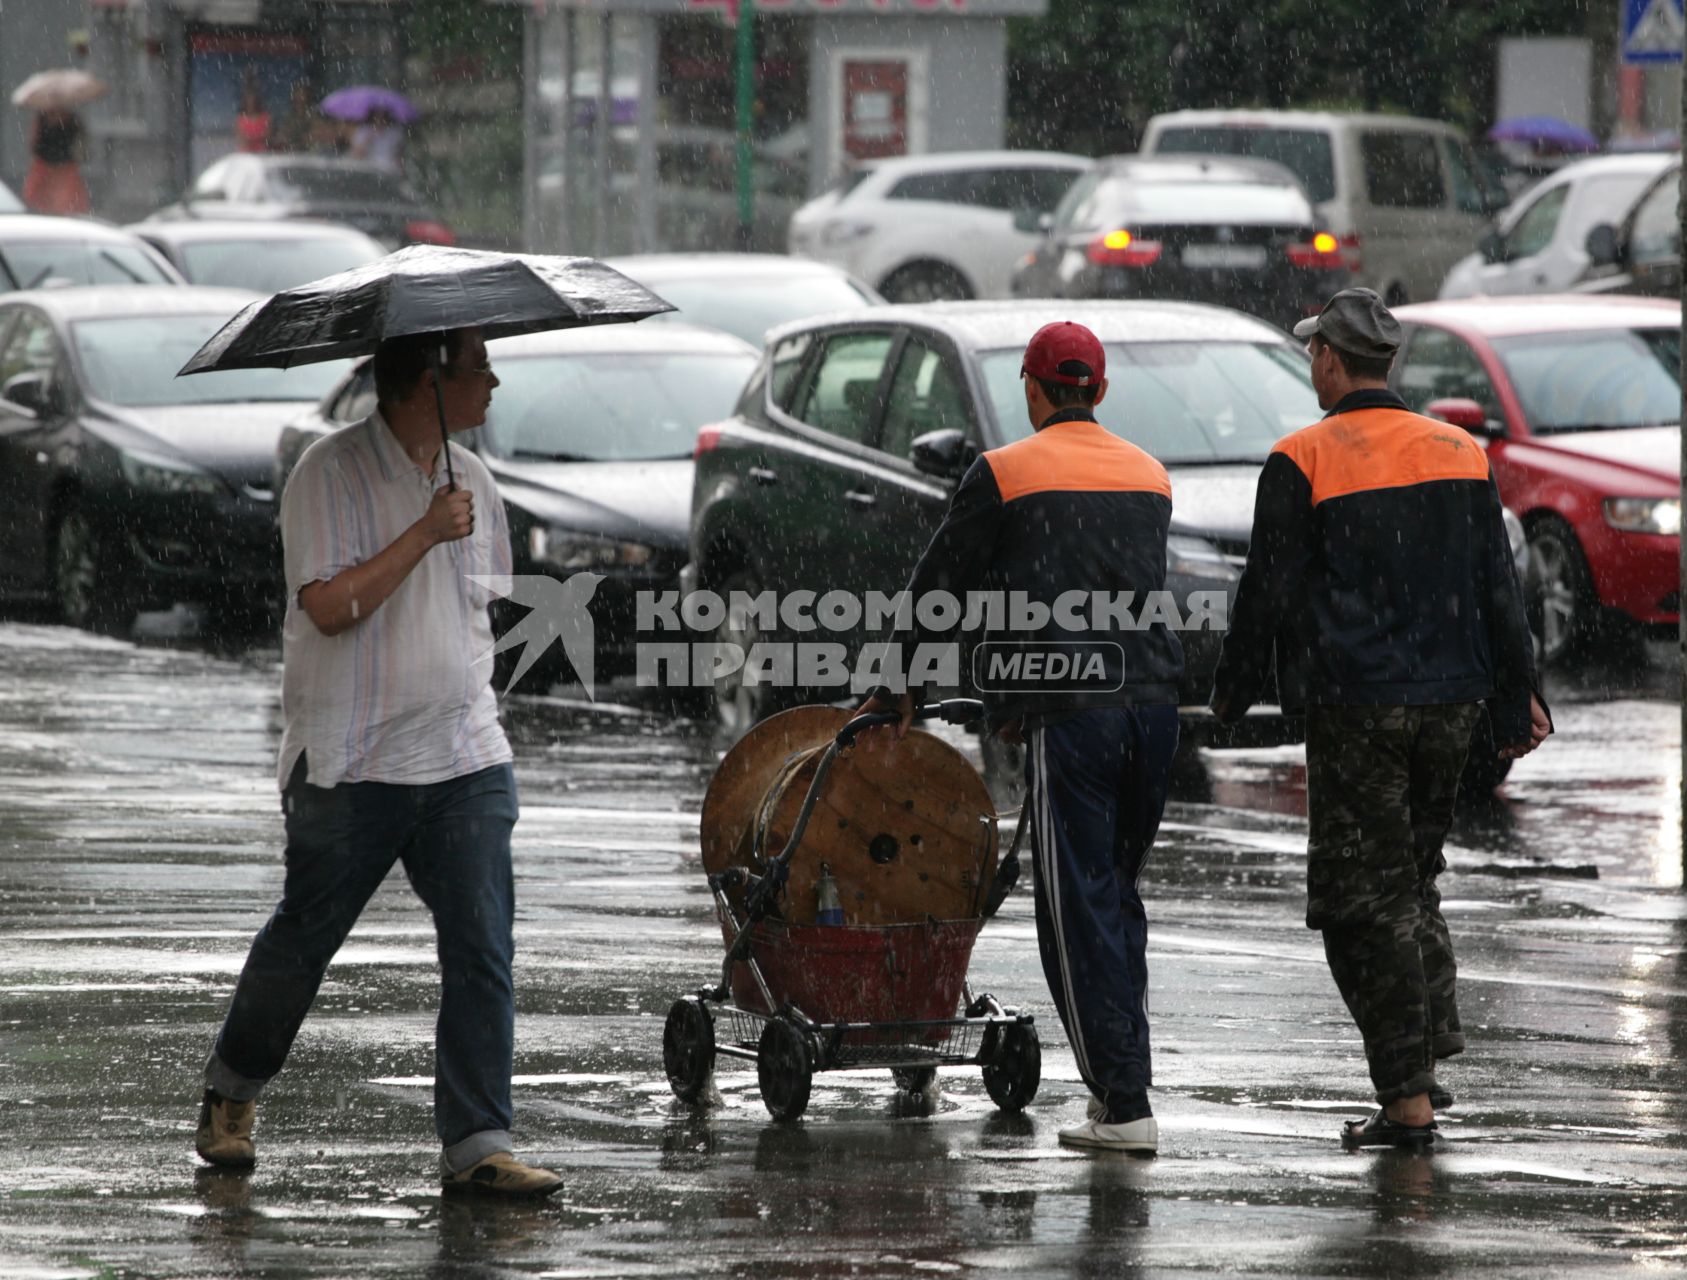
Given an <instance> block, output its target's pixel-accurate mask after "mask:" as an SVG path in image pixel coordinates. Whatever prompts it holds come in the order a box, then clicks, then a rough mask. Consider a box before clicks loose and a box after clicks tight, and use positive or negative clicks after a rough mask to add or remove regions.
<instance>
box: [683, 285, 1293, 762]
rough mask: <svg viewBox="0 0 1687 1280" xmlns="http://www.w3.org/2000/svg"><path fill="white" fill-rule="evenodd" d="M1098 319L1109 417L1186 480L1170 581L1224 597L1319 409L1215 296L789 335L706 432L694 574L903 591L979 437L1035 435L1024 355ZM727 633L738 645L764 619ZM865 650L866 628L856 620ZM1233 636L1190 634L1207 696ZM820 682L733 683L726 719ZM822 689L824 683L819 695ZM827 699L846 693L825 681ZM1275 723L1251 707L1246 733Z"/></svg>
mask: <svg viewBox="0 0 1687 1280" xmlns="http://www.w3.org/2000/svg"><path fill="white" fill-rule="evenodd" d="M1055 319H1069V320H1076V321H1079V322H1081V323H1084V324H1087V325H1089V326H1090V327H1091V328H1093V329H1094V330H1095V331H1096V333H1097V334H1098V335H1099V336H1100V337H1101V339H1102V342H1103V343H1104V344H1105V346H1106V348H1107V357H1108V370H1107V372H1108V377H1109V380H1110V382H1111V384H1112V387H1111V390H1110V393H1109V395H1108V396H1107V399H1106V400H1105V401H1104V402H1103V404H1102V406H1101V409H1100V417H1101V420H1102V421H1103V422H1104V423H1105V424H1106V425H1107V426H1108V427H1109V428H1111V429H1112V430H1114V431H1117V432H1119V433H1120V434H1121V435H1123V436H1125V437H1126V438H1128V439H1130V440H1133V441H1134V442H1136V443H1137V444H1139V445H1141V446H1142V447H1143V448H1145V449H1147V450H1148V451H1149V452H1150V453H1153V454H1154V455H1155V456H1156V457H1158V458H1160V459H1161V460H1162V461H1163V462H1165V463H1166V465H1167V467H1168V469H1169V470H1170V471H1171V475H1172V485H1173V489H1174V491H1175V494H1176V500H1175V507H1174V513H1173V517H1172V521H1173V523H1172V531H1173V536H1172V542H1171V556H1170V563H1169V570H1170V576H1169V578H1168V587H1169V589H1171V590H1172V591H1173V592H1175V593H1176V595H1177V598H1178V599H1179V600H1180V601H1183V600H1185V599H1186V598H1187V593H1188V592H1190V591H1192V590H1198V589H1209V590H1218V591H1222V592H1225V593H1227V594H1231V593H1233V592H1234V590H1235V584H1236V582H1237V580H1238V579H1239V577H1240V567H1241V565H1242V563H1243V561H1244V559H1245V557H1246V553H1247V544H1248V535H1249V530H1250V527H1251V524H1252V518H1253V497H1254V486H1255V483H1256V482H1257V479H1258V475H1259V469H1260V466H1261V464H1262V463H1263V461H1264V459H1265V456H1266V454H1267V453H1268V452H1269V450H1270V448H1271V446H1272V445H1273V444H1275V443H1276V441H1277V439H1278V438H1279V437H1281V436H1282V435H1284V434H1286V433H1287V432H1289V431H1291V430H1294V429H1296V428H1298V427H1303V426H1306V425H1307V424H1308V423H1311V422H1314V421H1316V420H1317V419H1318V417H1319V409H1318V403H1317V397H1316V396H1315V395H1314V394H1313V392H1312V388H1311V381H1310V374H1309V372H1308V366H1307V360H1306V356H1305V353H1304V352H1303V351H1302V350H1301V349H1300V348H1299V347H1298V346H1297V345H1295V344H1294V343H1292V342H1291V341H1290V340H1289V339H1287V338H1286V337H1285V336H1284V335H1283V334H1282V333H1281V332H1279V331H1278V330H1276V329H1274V328H1272V327H1271V326H1269V325H1266V324H1264V323H1262V322H1260V321H1258V320H1254V319H1251V318H1249V317H1247V316H1243V315H1239V314H1237V313H1236V312H1233V311H1226V310H1223V309H1220V308H1217V307H1209V306H1197V305H1186V304H1177V303H1163V302H1143V303H1095V302H1068V303H1058V304H1056V303H1047V302H1014V303H1008V302H964V303H933V304H928V305H922V306H891V307H887V308H883V309H880V310H877V311H873V312H867V313H863V314H860V315H856V316H848V317H841V316H840V317H827V318H824V319H820V320H814V321H809V322H804V323H799V324H795V325H789V326H786V327H785V328H783V329H780V330H776V331H775V332H774V333H773V334H772V335H770V337H769V340H768V345H767V351H766V354H765V355H764V356H763V358H762V362H761V364H760V366H759V367H758V369H757V371H756V374H755V375H754V377H752V379H751V381H750V384H749V385H748V387H746V389H745V393H744V397H743V399H742V401H741V402H740V404H739V406H738V409H737V411H736V412H735V413H734V414H733V416H732V417H730V418H728V419H727V420H726V421H725V422H723V423H720V424H719V425H717V426H711V427H709V428H707V429H706V430H705V431H704V432H703V433H702V435H701V436H700V437H699V441H698V457H697V472H696V483H695V490H694V496H693V511H692V526H691V564H690V566H689V568H688V570H687V573H686V579H685V581H686V585H687V587H695V588H707V589H710V590H714V591H716V592H720V593H723V594H724V595H726V596H728V597H730V594H731V593H732V592H734V591H745V592H748V593H749V594H751V595H756V594H759V593H760V592H761V591H764V590H772V591H775V592H778V593H779V594H780V595H781V596H783V595H785V594H786V593H789V592H792V591H796V590H801V589H805V588H806V589H811V590H815V591H818V592H825V591H832V590H840V591H848V592H852V593H855V594H856V595H857V597H858V598H861V597H863V596H864V595H865V593H866V592H868V591H882V592H885V593H887V594H888V593H894V592H896V591H898V590H900V589H901V588H902V587H903V586H904V585H905V584H906V582H907V579H908V575H909V573H910V572H911V570H912V569H913V566H914V562H915V560H916V559H917V558H918V557H919V554H920V552H921V550H922V549H923V548H924V547H925V545H926V543H927V541H928V540H929V539H930V536H931V534H932V532H933V531H934V530H935V529H936V527H937V525H938V523H939V522H940V521H941V520H942V517H943V513H944V510H945V509H946V507H947V505H948V502H949V497H950V494H951V493H952V491H953V488H954V485H955V483H956V481H957V479H958V478H959V476H960V474H961V473H962V471H964V470H965V467H966V466H967V464H968V463H969V462H970V461H971V459H972V457H973V456H975V455H976V453H977V452H978V451H979V450H981V449H988V448H993V447H996V446H998V445H1002V444H1006V443H1008V442H1009V441H1012V440H1015V439H1018V438H1020V437H1021V436H1024V435H1026V434H1027V433H1028V432H1029V431H1030V426H1029V424H1028V423H1027V422H1026V420H1025V401H1024V395H1023V393H1022V391H1021V388H1020V380H1019V369H1020V360H1021V357H1022V355H1023V354H1024V348H1025V343H1026V342H1027V341H1028V340H1029V338H1030V336H1031V334H1032V333H1034V332H1035V331H1036V329H1037V328H1038V327H1039V326H1040V325H1042V324H1043V323H1045V322H1047V321H1049V320H1055ZM723 628H724V630H723V634H722V635H721V637H720V638H721V639H722V640H725V641H730V642H732V643H737V644H741V645H744V646H745V647H746V648H747V647H748V645H750V644H751V643H754V641H755V640H756V639H757V638H764V639H766V638H772V639H780V638H784V639H788V638H790V637H757V636H755V635H751V634H749V631H748V630H746V629H747V628H749V629H753V623H752V622H750V621H747V620H745V619H742V618H731V617H729V618H728V620H727V621H726V622H725V623H724V624H723ZM828 638H838V639H843V640H844V642H845V643H848V644H850V645H851V647H852V651H853V650H854V647H855V646H857V645H859V644H860V643H861V642H862V641H864V640H865V639H867V637H866V635H865V634H864V633H852V634H850V635H848V636H847V637H828ZM1221 639H1222V637H1221V635H1220V634H1218V633H1215V632H1190V633H1186V634H1185V635H1184V637H1183V640H1184V645H1185V651H1186V654H1187V658H1188V671H1187V675H1186V678H1185V683H1184V689H1183V693H1182V698H1181V700H1182V702H1183V703H1184V704H1186V705H1187V706H1189V707H1191V708H1204V706H1205V704H1206V700H1207V696H1208V694H1209V692H1210V688H1211V677H1212V672H1213V669H1214V667H1215V665H1216V664H1217V660H1218V646H1219V643H1220V641H1221ZM813 692H815V691H807V690H796V691H781V690H778V689H775V688H772V687H770V686H769V685H767V684H748V683H743V682H740V681H739V680H738V679H737V678H736V677H727V678H725V679H723V680H722V681H721V682H720V683H719V684H718V685H717V687H716V690H715V708H716V715H717V716H718V717H719V719H720V721H721V722H722V724H723V725H724V726H725V727H727V728H729V729H738V728H742V727H745V726H746V725H747V724H748V723H751V722H753V721H754V720H756V719H759V718H761V717H762V716H763V715H766V714H768V713H770V712H772V711H774V710H777V709H779V707H780V706H782V705H783V704H784V702H785V701H788V700H790V699H791V698H793V697H800V696H803V695H804V694H805V693H813ZM819 692H820V693H821V694H822V695H824V694H825V691H819ZM829 696H831V697H836V696H839V691H837V690H833V691H831V693H830V695H829ZM1271 723H1275V724H1277V725H1278V727H1279V731H1280V725H1281V720H1280V718H1271V717H1254V718H1252V727H1253V728H1254V729H1255V730H1263V729H1264V728H1266V727H1267V726H1268V725H1269V724H1271Z"/></svg>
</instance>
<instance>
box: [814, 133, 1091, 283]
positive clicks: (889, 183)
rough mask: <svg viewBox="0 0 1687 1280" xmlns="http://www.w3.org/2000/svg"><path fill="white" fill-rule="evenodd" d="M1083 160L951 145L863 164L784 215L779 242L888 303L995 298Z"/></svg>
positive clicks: (1050, 153)
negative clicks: (784, 239)
mask: <svg viewBox="0 0 1687 1280" xmlns="http://www.w3.org/2000/svg"><path fill="white" fill-rule="evenodd" d="M1092 163H1093V162H1092V161H1090V160H1087V159H1085V158H1084V157H1083V156H1073V155H1065V154H1063V153H1061V152H1057V151H954V152H948V153H945V154H942V155H924V156H901V157H898V158H896V159H893V160H877V161H870V162H868V163H866V164H864V165H862V166H861V167H860V168H859V169H856V170H854V171H853V172H851V173H850V174H849V175H847V176H846V177H845V178H844V179H843V180H842V181H840V182H839V183H838V184H837V185H836V186H834V187H833V188H832V189H831V190H830V191H828V192H826V194H825V195H823V196H820V197H819V198H818V199H815V200H810V201H809V202H808V203H807V204H805V205H803V206H802V208H800V209H798V210H797V211H796V212H795V213H794V214H792V215H791V223H790V229H789V239H788V247H789V248H790V251H791V252H792V253H794V254H801V255H802V256H803V257H807V258H818V259H819V260H821V261H822V262H830V263H833V264H835V265H837V266H839V267H842V268H843V269H844V270H845V271H848V272H849V273H850V274H852V275H854V276H856V277H858V278H859V279H862V280H865V281H867V283H869V284H871V285H872V286H873V287H874V288H875V289H877V290H878V291H879V292H880V293H882V294H883V295H884V296H885V297H886V298H888V299H889V300H890V301H892V302H930V301H935V300H938V299H945V298H1005V297H1007V296H1008V293H1009V288H1008V286H1009V282H1010V280H1011V278H1012V276H1013V270H1014V267H1015V266H1016V265H1017V264H1018V262H1019V260H1020V259H1021V258H1022V257H1024V256H1025V254H1027V253H1029V252H1030V251H1031V249H1033V248H1034V247H1035V246H1036V244H1037V241H1038V239H1039V236H1038V235H1037V233H1035V232H1033V231H1023V230H1020V229H1018V228H1017V227H1016V226H1015V221H1016V218H1017V220H1018V222H1019V223H1020V224H1021V225H1026V224H1028V223H1029V224H1031V225H1034V224H1035V222H1036V215H1039V214H1044V213H1049V212H1051V211H1052V210H1053V209H1054V207H1055V205H1057V204H1059V203H1060V198H1061V197H1062V196H1063V195H1065V194H1066V188H1067V187H1069V186H1071V185H1072V182H1073V181H1074V179H1076V178H1077V177H1078V175H1079V174H1081V173H1083V172H1084V171H1085V170H1087V169H1088V168H1089V167H1090V165H1091V164H1092Z"/></svg>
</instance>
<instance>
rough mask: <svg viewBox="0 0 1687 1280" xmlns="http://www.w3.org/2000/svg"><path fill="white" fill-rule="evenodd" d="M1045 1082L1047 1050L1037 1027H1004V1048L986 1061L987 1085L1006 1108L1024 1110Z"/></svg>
mask: <svg viewBox="0 0 1687 1280" xmlns="http://www.w3.org/2000/svg"><path fill="white" fill-rule="evenodd" d="M1042 1082H1043V1050H1042V1046H1041V1045H1040V1044H1038V1042H1037V1028H1036V1027H1034V1026H1031V1025H1029V1024H1026V1023H1016V1024H1015V1025H1013V1026H1011V1027H1003V1028H1002V1039H1001V1049H1000V1051H999V1052H998V1053H997V1054H996V1055H995V1059H994V1061H991V1062H986V1063H985V1064H984V1087H985V1088H986V1089H987V1090H989V1093H990V1098H991V1100H992V1101H993V1102H995V1104H996V1105H997V1106H998V1107H1000V1108H1001V1109H1002V1110H1003V1111H1014V1112H1017V1111H1023V1110H1025V1108H1026V1107H1028V1106H1029V1105H1030V1104H1031V1099H1033V1098H1035V1097H1036V1096H1037V1086H1038V1085H1039V1084H1041V1083H1042Z"/></svg>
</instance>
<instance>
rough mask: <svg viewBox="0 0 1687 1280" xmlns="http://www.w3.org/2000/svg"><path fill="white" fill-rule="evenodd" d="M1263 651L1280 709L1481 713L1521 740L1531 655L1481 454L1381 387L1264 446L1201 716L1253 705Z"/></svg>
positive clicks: (1264, 670)
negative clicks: (1244, 557)
mask: <svg viewBox="0 0 1687 1280" xmlns="http://www.w3.org/2000/svg"><path fill="white" fill-rule="evenodd" d="M1274 645H1275V648H1276V668H1277V685H1278V695H1279V700H1280V701H1281V703H1282V706H1283V709H1284V710H1285V711H1290V712H1298V711H1299V710H1301V709H1302V708H1303V707H1304V706H1305V704H1307V703H1315V704H1334V705H1344V704H1345V705H1371V706H1375V705H1386V706H1421V705H1426V704H1435V703H1450V702H1478V701H1484V700H1486V701H1487V702H1488V711H1489V715H1490V718H1491V719H1492V721H1493V728H1494V734H1495V739H1496V741H1497V742H1498V743H1500V744H1501V745H1509V744H1513V743H1517V742H1522V741H1524V740H1526V739H1527V738H1528V736H1529V694H1530V692H1531V691H1532V690H1534V689H1536V688H1537V687H1538V680H1537V678H1536V674H1535V664H1534V650H1533V645H1532V642H1531V640H1530V637H1529V632H1528V626H1527V623H1526V621H1525V616H1524V611H1523V593H1522V589H1521V587H1520V586H1519V584H1518V581H1517V570H1516V566H1515V564H1514V562H1513V560H1512V555H1511V547H1510V542H1509V540H1508V538H1507V537H1506V532H1505V524H1504V519H1503V517H1502V515H1501V506H1500V499H1499V492H1498V490H1497V489H1496V488H1495V486H1494V480H1493V476H1492V474H1491V472H1490V470H1489V467H1488V455H1487V453H1486V451H1485V450H1483V448H1482V447H1481V446H1480V445H1479V444H1477V443H1476V441H1475V440H1474V439H1472V438H1471V437H1470V436H1469V435H1468V434H1467V433H1466V432H1464V431H1462V430H1460V429H1459V428H1458V427H1454V426H1449V425H1448V424H1447V423H1444V422H1438V421H1436V420H1435V419H1433V418H1425V417H1420V416H1419V415H1417V414H1415V413H1412V412H1410V411H1409V410H1408V409H1407V408H1406V404H1405V401H1403V400H1401V399H1400V398H1399V397H1398V396H1396V395H1395V394H1394V393H1392V392H1390V391H1383V390H1380V389H1379V390H1366V391H1356V392H1354V393H1352V394H1351V395H1348V396H1346V397H1344V398H1343V399H1342V401H1341V402H1340V403H1339V404H1337V405H1336V407H1335V408H1334V409H1333V410H1332V411H1331V412H1330V414H1329V415H1328V416H1327V417H1326V418H1325V419H1324V420H1323V421H1322V422H1319V423H1316V424H1314V425H1313V426H1310V427H1307V428H1305V429H1304V430H1301V431H1297V432H1295V433H1294V434H1293V435H1290V436H1287V437H1285V438H1284V439H1282V440H1281V441H1279V442H1278V444H1277V447H1276V448H1275V449H1273V450H1272V452H1271V456H1270V458H1268V459H1267V461H1266V464H1265V468H1264V470H1263V471H1262V472H1261V473H1260V477H1259V491H1258V496H1257V499H1256V503H1255V507H1254V527H1253V537H1252V540H1251V542H1250V544H1249V548H1248V564H1247V568H1246V570H1245V571H1244V572H1243V574H1242V581H1241V584H1240V585H1239V587H1238V589H1237V593H1236V601H1235V604H1234V605H1233V606H1232V608H1231V613H1230V619H1229V631H1228V634H1227V635H1226V637H1225V641H1224V652H1223V656H1222V657H1221V658H1220V660H1219V667H1218V672H1217V675H1216V677H1215V680H1214V698H1213V700H1214V704H1215V705H1225V704H1228V707H1229V710H1230V711H1231V712H1232V713H1234V714H1240V712H1241V711H1242V710H1244V709H1245V708H1246V707H1247V706H1249V705H1250V704H1252V703H1253V702H1254V701H1255V700H1257V699H1258V698H1259V696H1260V694H1261V692H1262V691H1263V690H1264V688H1265V685H1266V681H1267V679H1268V675H1269V672H1270V669H1271V661H1272V650H1273V646H1274Z"/></svg>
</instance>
